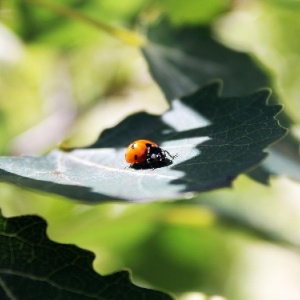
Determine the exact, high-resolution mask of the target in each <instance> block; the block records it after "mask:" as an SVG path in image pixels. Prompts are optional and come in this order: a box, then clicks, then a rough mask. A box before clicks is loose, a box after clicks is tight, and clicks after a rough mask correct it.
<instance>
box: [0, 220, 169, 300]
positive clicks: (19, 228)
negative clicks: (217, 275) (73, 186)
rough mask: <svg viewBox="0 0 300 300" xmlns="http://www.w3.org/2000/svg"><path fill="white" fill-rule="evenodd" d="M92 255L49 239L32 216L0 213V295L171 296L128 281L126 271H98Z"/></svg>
mask: <svg viewBox="0 0 300 300" xmlns="http://www.w3.org/2000/svg"><path fill="white" fill-rule="evenodd" d="M93 260H94V255H93V254H92V253H91V252H89V251H86V250H82V249H80V248H77V247H76V246H74V245H64V244H58V243H55V242H52V241H51V240H49V239H48V237H47V236H46V222H45V221H44V220H43V219H41V218H39V217H36V216H23V217H16V218H8V219H7V218H4V217H3V216H1V215H0V298H1V299H2V300H4V299H24V300H25V299H45V300H47V299H49V300H50V299H51V300H52V299H66V300H67V299H70V300H71V299H72V300H75V299H80V300H82V299H103V300H104V299H107V300H114V299H115V300H122V299H123V300H140V299H145V300H146V299H149V300H168V299H169V300H171V297H170V296H168V295H166V294H163V293H161V292H157V291H153V290H149V289H144V288H140V287H137V286H135V285H133V284H132V283H131V282H130V281H129V274H128V272H126V271H123V272H118V273H115V274H112V275H108V276H101V275H99V274H98V273H96V272H95V271H94V270H93V267H92V261H93Z"/></svg>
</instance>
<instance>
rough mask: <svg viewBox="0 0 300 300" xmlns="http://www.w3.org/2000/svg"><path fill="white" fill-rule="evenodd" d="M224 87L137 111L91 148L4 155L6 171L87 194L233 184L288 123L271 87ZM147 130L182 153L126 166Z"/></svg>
mask: <svg viewBox="0 0 300 300" xmlns="http://www.w3.org/2000/svg"><path fill="white" fill-rule="evenodd" d="M219 89H220V86H219V84H217V83H215V84H211V85H208V86H206V87H204V88H203V89H200V90H199V91H198V92H196V93H195V94H192V95H190V96H187V97H183V98H182V99H181V100H175V101H173V107H172V109H171V110H169V111H167V112H166V113H165V114H164V115H162V116H154V115H149V114H146V113H138V114H135V115H133V116H130V117H128V118H127V119H125V120H124V121H123V122H121V123H120V124H119V125H118V126H116V127H115V128H112V129H108V130H106V131H104V132H103V134H102V135H101V136H100V138H99V140H98V141H97V142H96V143H95V144H94V145H92V146H90V147H89V148H86V149H76V150H73V151H70V152H62V151H53V152H51V153H49V154H48V155H45V156H41V157H29V156H27V157H3V158H1V159H0V168H1V169H2V171H1V172H0V179H1V180H4V181H7V182H11V183H14V184H18V185H21V186H26V187H31V188H35V189H39V190H42V191H48V192H53V193H56V194H60V195H64V196H67V197H70V198H75V199H80V200H87V201H103V200H111V199H122V200H130V201H154V200H158V199H176V198H180V197H183V196H185V195H186V193H188V195H190V194H189V193H190V192H200V191H207V190H211V189H214V188H219V187H225V186H230V184H231V181H232V180H233V179H234V178H235V177H236V176H237V175H238V174H239V173H241V172H244V171H246V170H248V169H250V168H252V167H253V166H255V165H257V164H258V163H259V162H260V161H261V160H262V159H263V158H265V157H266V155H267V154H266V153H264V152H262V150H263V149H264V148H265V147H267V146H268V145H269V144H271V143H274V142H275V141H276V140H277V139H279V138H281V137H282V136H283V135H284V134H285V132H286V131H285V129H283V128H282V127H280V126H279V125H278V122H277V121H276V120H275V119H274V116H275V115H276V114H277V113H278V112H279V110H280V109H281V108H280V107H279V106H275V105H274V106H268V105H266V100H267V98H268V96H269V91H267V90H263V91H260V92H257V93H255V94H252V95H250V96H247V97H236V98H221V97H219V95H218V93H219ZM139 138H147V139H152V140H154V141H155V142H157V143H159V144H160V145H161V147H162V148H164V149H166V150H168V151H169V152H170V153H171V154H178V157H177V158H175V159H174V161H173V164H172V165H170V166H164V167H161V168H157V169H155V170H151V169H147V170H145V169H144V170H134V169H132V168H128V167H127V168H126V163H125V160H124V153H125V147H126V146H127V145H128V144H129V143H130V142H132V141H133V140H135V139H139Z"/></svg>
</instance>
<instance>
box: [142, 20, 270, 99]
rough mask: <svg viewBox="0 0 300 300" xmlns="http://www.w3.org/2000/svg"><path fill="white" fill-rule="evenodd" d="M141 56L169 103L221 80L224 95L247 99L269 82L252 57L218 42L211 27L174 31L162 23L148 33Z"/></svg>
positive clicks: (183, 28) (164, 22) (184, 28)
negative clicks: (241, 96) (246, 95)
mask: <svg viewBox="0 0 300 300" xmlns="http://www.w3.org/2000/svg"><path fill="white" fill-rule="evenodd" d="M148 35H149V36H148V39H149V41H150V42H149V43H148V44H146V46H145V47H143V48H142V52H143V54H144V56H145V58H146V60H147V62H148V64H149V68H150V71H151V74H152V76H153V78H154V79H155V81H156V82H157V83H158V84H159V86H160V87H161V89H162V91H163V92H164V93H165V95H166V97H167V99H169V100H173V99H176V98H178V97H182V96H184V95H187V94H190V93H192V92H194V91H195V90H196V89H197V88H198V86H199V85H203V84H205V83H207V82H208V81H211V80H215V79H216V78H220V79H222V80H223V81H224V84H225V87H224V91H223V93H224V95H226V96H228V95H245V94H247V93H251V92H253V91H255V90H257V89H258V88H261V87H263V86H269V85H270V82H269V80H268V77H267V76H266V74H264V73H263V72H262V70H260V69H259V68H258V66H257V65H256V64H255V63H254V62H253V60H252V59H251V58H250V56H249V55H247V54H245V53H241V52H237V51H234V50H232V49H229V48H227V47H225V46H224V45H222V44H221V43H219V42H218V41H216V40H215V39H214V37H213V33H212V29H211V28H209V27H182V28H179V29H174V28H172V27H171V26H170V25H169V24H168V23H167V22H166V21H162V22H160V23H158V24H157V25H155V26H152V28H150V29H149V31H148Z"/></svg>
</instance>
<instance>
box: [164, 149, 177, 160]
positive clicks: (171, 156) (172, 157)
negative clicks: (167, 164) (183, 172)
mask: <svg viewBox="0 0 300 300" xmlns="http://www.w3.org/2000/svg"><path fill="white" fill-rule="evenodd" d="M164 153H167V154H168V156H169V157H170V158H171V159H174V158H176V157H177V156H178V153H176V154H175V155H171V154H170V152H169V151H167V150H164Z"/></svg>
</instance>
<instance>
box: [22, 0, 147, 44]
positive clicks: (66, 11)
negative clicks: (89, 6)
mask: <svg viewBox="0 0 300 300" xmlns="http://www.w3.org/2000/svg"><path fill="white" fill-rule="evenodd" d="M23 1H26V2H30V3H32V4H35V5H39V6H42V7H44V8H46V9H49V10H51V11H53V12H56V13H58V14H60V15H63V16H66V17H68V18H73V19H75V20H78V21H81V22H84V23H86V24H88V25H92V26H94V27H96V28H98V29H100V30H103V31H105V32H106V33H108V34H109V35H111V36H113V37H115V38H117V39H119V40H120V41H122V42H124V43H125V44H127V45H130V46H133V47H142V46H144V45H145V44H146V39H145V38H144V37H143V36H141V35H139V34H137V33H135V32H133V31H129V30H127V29H124V28H120V27H115V26H112V25H109V24H106V23H104V22H101V21H98V20H95V19H93V18H91V17H89V16H86V15H83V14H81V13H80V12H78V11H75V10H73V9H71V8H69V7H65V6H61V5H57V4H54V3H51V2H48V1H44V0H23Z"/></svg>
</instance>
